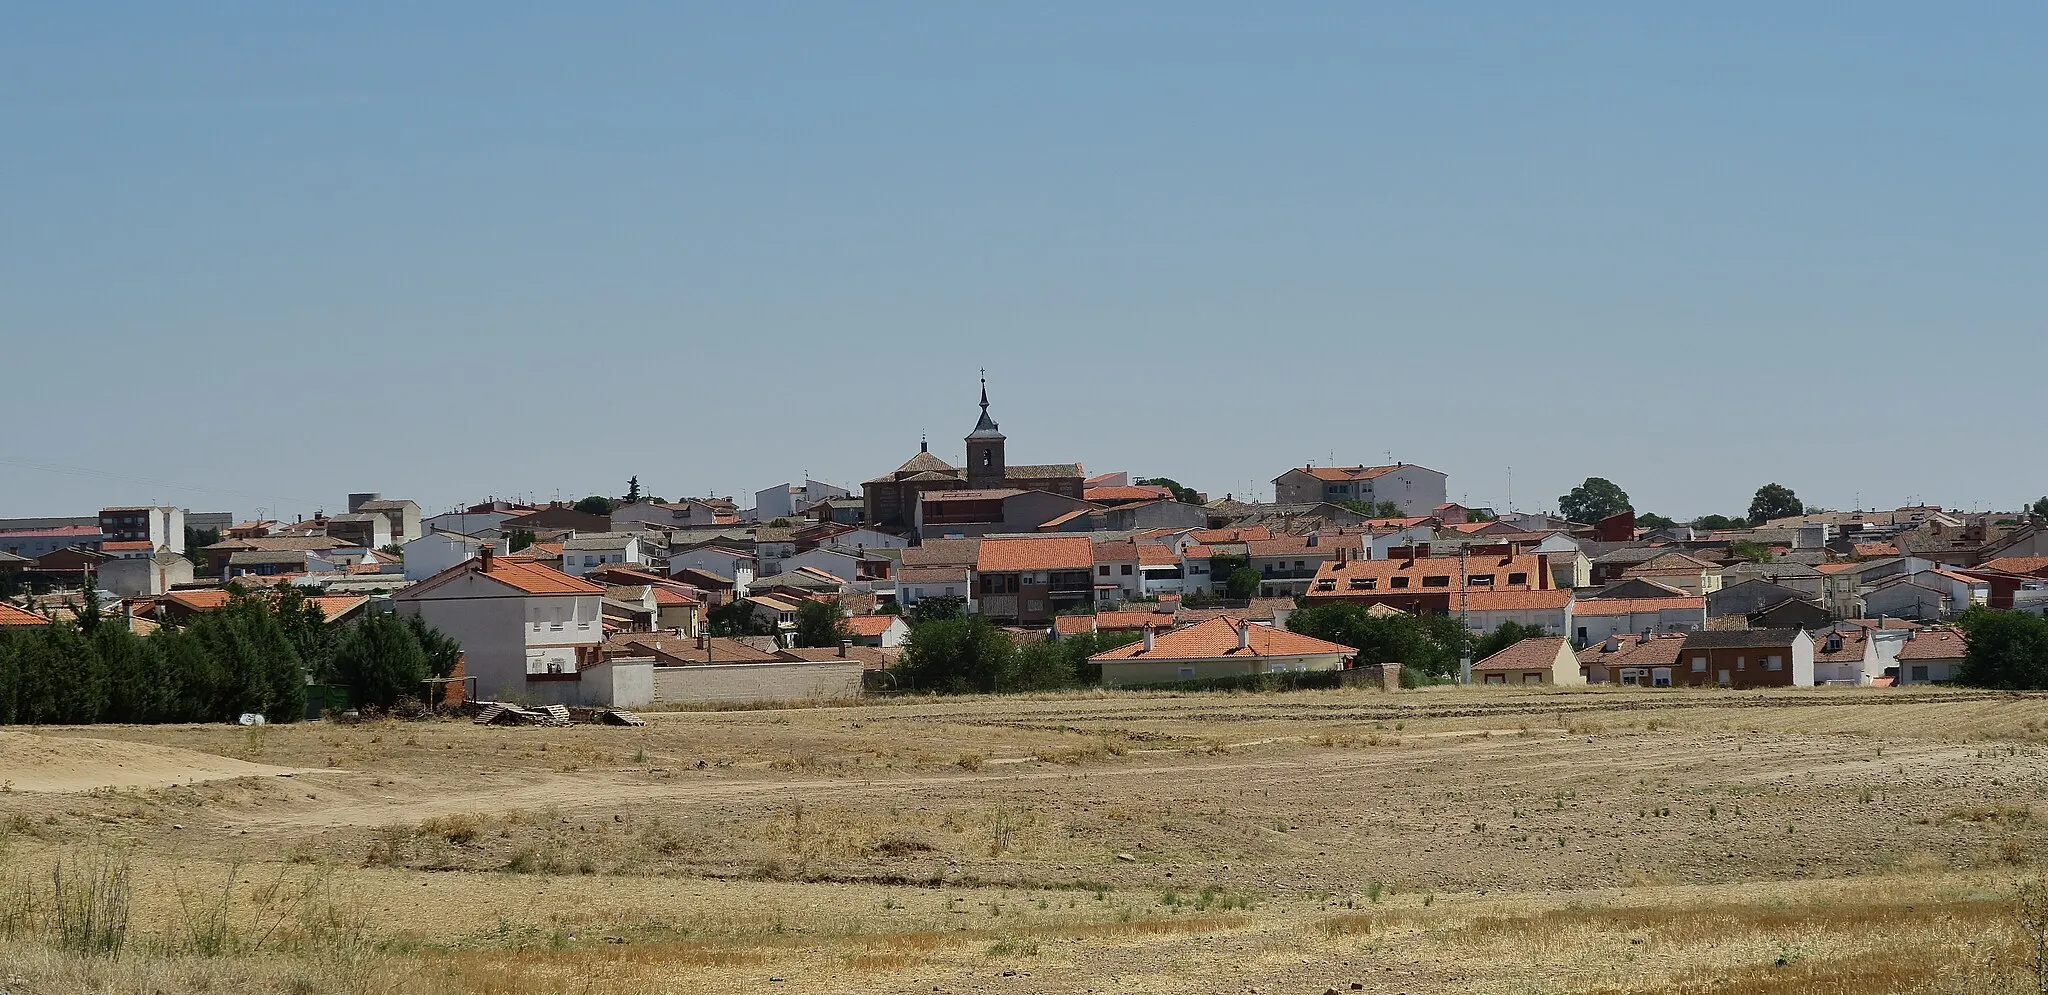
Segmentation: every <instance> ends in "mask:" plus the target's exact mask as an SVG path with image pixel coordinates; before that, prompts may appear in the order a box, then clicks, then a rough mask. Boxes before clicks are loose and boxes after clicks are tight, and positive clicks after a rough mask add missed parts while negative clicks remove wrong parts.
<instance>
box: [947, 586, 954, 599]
mask: <svg viewBox="0 0 2048 995" xmlns="http://www.w3.org/2000/svg"><path fill="white" fill-rule="evenodd" d="M954 595H955V592H954V590H953V589H952V588H950V587H948V588H946V597H949V598H950V597H953V596H954Z"/></svg>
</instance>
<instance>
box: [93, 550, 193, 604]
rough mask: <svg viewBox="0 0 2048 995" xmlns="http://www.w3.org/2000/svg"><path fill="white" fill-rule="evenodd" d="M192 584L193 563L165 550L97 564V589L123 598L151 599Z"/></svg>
mask: <svg viewBox="0 0 2048 995" xmlns="http://www.w3.org/2000/svg"><path fill="white" fill-rule="evenodd" d="M190 583H192V561H191V560H188V559H186V558H184V557H182V556H179V555H178V554H176V553H173V552H171V551H170V550H168V549H159V550H157V551H156V552H155V553H153V554H151V555H149V556H144V557H139V558H121V559H114V560H108V561H107V562H105V563H102V564H100V570H99V585H100V587H101V588H102V589H103V590H108V591H112V592H114V593H115V594H118V595H120V596H121V597H124V598H150V597H155V596H157V595H159V594H167V593H169V592H170V590H171V588H173V587H175V586H177V585H179V584H190Z"/></svg>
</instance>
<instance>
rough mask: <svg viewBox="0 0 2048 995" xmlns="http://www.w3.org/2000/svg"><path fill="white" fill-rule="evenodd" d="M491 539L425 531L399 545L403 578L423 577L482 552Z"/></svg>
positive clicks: (418, 578) (422, 578)
mask: <svg viewBox="0 0 2048 995" xmlns="http://www.w3.org/2000/svg"><path fill="white" fill-rule="evenodd" d="M494 542H496V540H493V539H480V538H477V537H475V536H466V535H458V534H456V533H453V532H429V533H427V534H426V535H423V536H421V537H419V538H417V539H414V540H413V541H411V542H409V543H406V544H405V545H404V546H402V547H400V552H402V553H404V554H405V579H406V580H409V581H422V580H426V579H427V578H429V577H432V576H434V575H435V574H437V573H440V572H441V571H443V570H446V569H448V568H449V567H452V566H454V565H456V564H457V563H462V562H465V561H468V560H473V559H475V558H477V557H478V556H481V555H483V551H484V546H485V545H486V544H487V543H494Z"/></svg>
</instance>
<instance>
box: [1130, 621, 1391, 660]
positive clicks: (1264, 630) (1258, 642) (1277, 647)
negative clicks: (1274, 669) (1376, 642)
mask: <svg viewBox="0 0 2048 995" xmlns="http://www.w3.org/2000/svg"><path fill="white" fill-rule="evenodd" d="M1099 618H1100V617H1099V616H1098V624H1099ZM1239 630H1244V631H1245V632H1246V633H1247V634H1248V635H1249V640H1248V641H1249V643H1250V645H1249V646H1248V647H1247V648H1245V649H1239V648H1238V646H1237V639H1238V632H1239ZM1352 652H1353V650H1352V649H1351V647H1349V646H1340V645H1338V644H1336V643H1331V642H1324V641H1323V640H1321V639H1316V638H1313V637H1310V636H1304V635H1302V634H1300V633H1298V632H1288V631H1287V630H1285V629H1275V628H1273V627H1272V626H1267V625H1257V624H1254V623H1251V622H1246V621H1244V620H1242V619H1236V618H1230V617H1228V616H1223V617H1218V618H1212V619H1210V620H1208V621H1206V622H1196V623H1195V624H1193V625H1189V626H1183V627H1181V628H1178V629H1170V630H1168V631H1166V632H1162V633H1159V634H1158V635H1156V636H1154V637H1153V642H1152V649H1151V650H1150V651H1149V652H1148V651H1146V649H1145V644H1144V643H1143V642H1135V643H1131V644H1130V645H1128V646H1119V647H1117V648H1116V649H1113V650H1108V651H1106V652H1102V653H1097V654H1095V655H1094V656H1092V657H1089V659H1091V660H1219V659H1229V658H1239V657H1241V658H1245V659H1250V658H1253V657H1274V656H1287V657H1292V656H1329V655H1334V654H1344V655H1350V654H1351V653H1352Z"/></svg>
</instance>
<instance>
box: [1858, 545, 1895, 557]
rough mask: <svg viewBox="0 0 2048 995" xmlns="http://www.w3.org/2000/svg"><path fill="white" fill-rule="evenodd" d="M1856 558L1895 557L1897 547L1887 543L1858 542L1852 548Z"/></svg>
mask: <svg viewBox="0 0 2048 995" xmlns="http://www.w3.org/2000/svg"><path fill="white" fill-rule="evenodd" d="M1853 548H1854V549H1855V550H1856V555H1857V556H1897V555H1899V547H1897V546H1894V545H1892V544H1891V543H1888V542H1859V543H1857V544H1856V545H1855V546H1854V547H1853Z"/></svg>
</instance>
